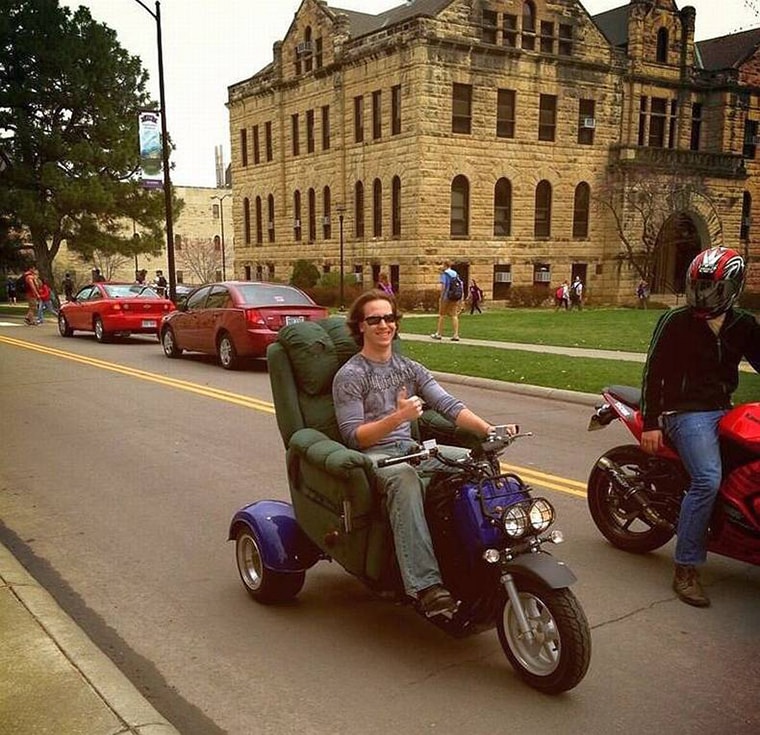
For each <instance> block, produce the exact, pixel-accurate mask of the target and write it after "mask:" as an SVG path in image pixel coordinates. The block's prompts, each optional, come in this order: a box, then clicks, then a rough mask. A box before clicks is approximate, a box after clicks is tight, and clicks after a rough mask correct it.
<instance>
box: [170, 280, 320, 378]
mask: <svg viewBox="0 0 760 735" xmlns="http://www.w3.org/2000/svg"><path fill="white" fill-rule="evenodd" d="M327 314H328V312H327V309H326V308H325V307H323V306H318V305H317V304H315V303H314V301H312V300H311V299H310V298H309V297H308V296H307V295H306V294H305V293H304V292H303V291H300V290H299V289H297V288H294V287H293V286H285V285H283V284H279V283H260V282H257V281H225V282H223V283H207V284H205V285H203V286H199V287H198V288H196V289H195V291H193V292H192V293H190V294H189V295H188V296H187V298H186V299H184V300H183V301H182V302H181V303H180V305H179V307H178V309H177V311H174V312H172V313H171V314H167V315H166V316H165V317H164V320H163V322H162V324H161V331H160V334H159V339H160V340H161V344H162V346H163V348H164V354H165V355H166V356H167V357H179V356H180V355H181V354H182V351H183V350H187V351H188V352H205V353H206V354H208V355H217V356H218V357H219V362H220V363H221V364H222V367H223V368H226V369H227V370H233V369H235V368H236V367H239V365H240V362H241V359H242V358H248V357H265V356H266V352H267V347H268V346H269V345H270V344H271V343H272V342H274V341H275V340H276V339H277V332H278V330H279V329H280V328H281V327H285V326H287V325H288V324H296V323H297V322H303V321H307V320H312V319H322V318H324V317H326V316H327Z"/></svg>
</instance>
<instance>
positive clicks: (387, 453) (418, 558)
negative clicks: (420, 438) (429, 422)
mask: <svg viewBox="0 0 760 735" xmlns="http://www.w3.org/2000/svg"><path fill="white" fill-rule="evenodd" d="M415 446H416V445H414V444H409V443H404V442H399V443H397V444H396V445H394V446H393V447H389V448H388V449H387V450H384V451H382V452H368V456H369V457H370V458H371V459H372V461H373V462H374V463H375V464H377V462H378V460H380V459H382V458H384V457H398V456H399V455H401V454H407V453H408V452H410V451H413V448H414V447H415ZM438 450H439V451H440V452H441V453H442V454H443V455H444V456H446V457H448V458H449V459H457V458H459V457H463V456H465V455H467V453H468V450H466V449H462V448H460V447H448V446H442V445H439V446H438ZM441 469H443V470H446V469H447V467H446V465H444V464H442V463H441V462H439V461H438V460H437V459H435V458H431V459H427V460H423V461H422V462H420V464H419V465H417V466H412V465H411V464H409V463H406V462H405V463H404V464H399V465H395V466H394V467H383V468H378V467H376V468H375V474H376V477H377V483H378V489H379V490H380V492H381V493H383V495H384V496H385V504H386V507H387V509H388V517H389V519H390V523H391V528H392V529H393V539H394V542H395V545H396V558H397V559H398V564H399V568H400V570H401V578H402V580H403V582H404V589H405V590H406V593H407V594H408V595H410V596H411V597H416V596H417V593H419V592H421V591H422V590H424V589H427V588H428V587H431V586H432V585H434V584H441V583H442V580H441V572H440V569H439V568H438V562H437V560H436V558H435V553H434V551H433V540H432V538H431V537H430V529H429V528H428V525H427V520H426V519H425V507H424V498H425V495H424V494H425V490H424V485H423V483H422V477H424V476H426V475H427V476H430V475H432V473H433V472H434V471H436V470H441Z"/></svg>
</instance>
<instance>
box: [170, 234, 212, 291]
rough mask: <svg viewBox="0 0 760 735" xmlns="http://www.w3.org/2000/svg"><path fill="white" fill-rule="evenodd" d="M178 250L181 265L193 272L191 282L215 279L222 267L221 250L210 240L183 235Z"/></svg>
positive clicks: (206, 281)
mask: <svg viewBox="0 0 760 735" xmlns="http://www.w3.org/2000/svg"><path fill="white" fill-rule="evenodd" d="M178 250H180V252H181V255H180V256H179V257H180V258H181V262H182V266H183V267H184V268H187V270H189V271H190V272H191V273H192V274H193V282H195V283H208V282H209V281H215V280H216V276H217V273H218V272H219V271H221V269H222V255H221V251H219V250H216V249H215V248H214V243H213V242H212V241H211V240H203V239H201V238H193V239H192V240H190V239H188V238H186V237H183V238H182V247H181V249H180V248H178Z"/></svg>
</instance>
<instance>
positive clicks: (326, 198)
mask: <svg viewBox="0 0 760 735" xmlns="http://www.w3.org/2000/svg"><path fill="white" fill-rule="evenodd" d="M331 214H332V198H331V196H330V187H329V186H326V187H325V188H324V189H322V237H324V239H325V240H329V239H330V238H331V237H332V225H331V223H330V216H331Z"/></svg>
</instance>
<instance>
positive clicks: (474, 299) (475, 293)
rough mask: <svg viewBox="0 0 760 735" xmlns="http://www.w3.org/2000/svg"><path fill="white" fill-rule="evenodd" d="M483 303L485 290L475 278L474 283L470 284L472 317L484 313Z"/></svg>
mask: <svg viewBox="0 0 760 735" xmlns="http://www.w3.org/2000/svg"><path fill="white" fill-rule="evenodd" d="M481 301H483V290H482V289H481V288H480V286H478V283H477V281H476V280H475V279H474V278H473V279H472V283H470V315H472V314H474V313H475V312H476V311H477V312H478V314H482V313H483V312H482V311H481V309H480V303H481Z"/></svg>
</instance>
